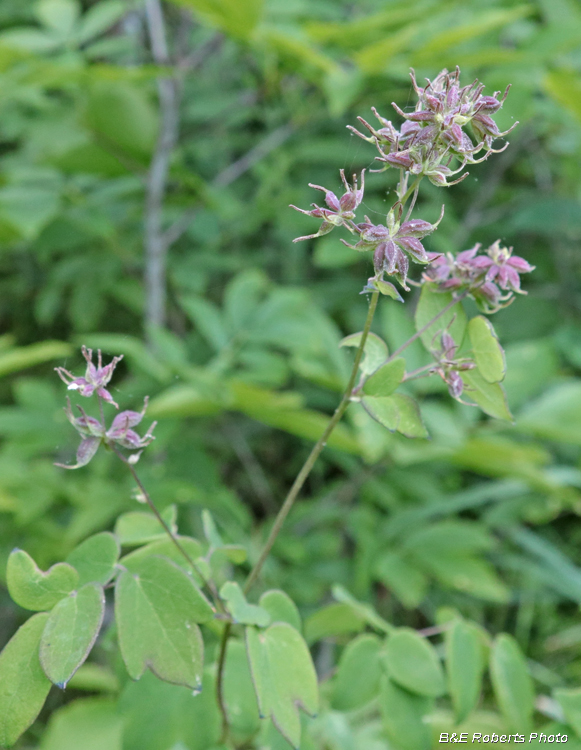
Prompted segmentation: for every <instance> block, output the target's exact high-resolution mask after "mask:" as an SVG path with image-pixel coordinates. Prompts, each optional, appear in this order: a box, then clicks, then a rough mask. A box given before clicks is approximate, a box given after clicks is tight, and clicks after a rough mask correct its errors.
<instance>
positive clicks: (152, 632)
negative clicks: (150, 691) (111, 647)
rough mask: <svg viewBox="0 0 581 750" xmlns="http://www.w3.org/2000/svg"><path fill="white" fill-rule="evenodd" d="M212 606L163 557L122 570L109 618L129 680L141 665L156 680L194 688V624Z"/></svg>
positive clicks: (197, 674) (197, 646)
mask: <svg viewBox="0 0 581 750" xmlns="http://www.w3.org/2000/svg"><path fill="white" fill-rule="evenodd" d="M213 614H214V613H213V610H212V607H211V606H210V604H209V603H208V602H207V600H206V599H205V598H204V596H203V595H202V594H201V593H200V591H199V590H198V589H197V588H196V586H195V585H194V583H193V581H192V579H191V578H190V577H189V576H188V575H187V573H185V572H184V571H183V570H182V569H181V568H178V567H177V565H174V564H173V563H172V562H170V561H169V560H167V559H166V558H164V557H149V558H146V559H145V560H143V562H142V563H141V564H140V566H139V567H138V570H137V572H136V573H135V574H134V573H132V572H130V571H128V570H126V571H124V572H123V573H122V574H121V575H120V576H119V578H118V579H117V583H116V586H115V619H116V622H117V630H118V635H119V645H120V647H121V655H122V656H123V660H124V662H125V665H126V666H127V671H128V672H129V675H130V677H131V678H132V679H134V680H138V679H139V678H140V677H141V676H142V675H143V672H144V671H145V669H146V668H147V667H149V668H150V669H151V671H152V672H153V673H154V674H156V675H157V676H158V677H159V678H160V679H162V680H166V681H167V682H173V683H175V684H177V685H187V686H188V687H190V688H192V689H193V690H198V689H199V688H200V685H201V679H202V677H201V675H202V667H203V642H202V636H201V634H200V630H199V628H198V626H197V623H202V622H207V621H208V620H210V619H212V617H213Z"/></svg>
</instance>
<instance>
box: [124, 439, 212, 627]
mask: <svg viewBox="0 0 581 750" xmlns="http://www.w3.org/2000/svg"><path fill="white" fill-rule="evenodd" d="M112 449H113V453H115V455H116V456H117V458H119V459H120V460H121V461H122V462H123V463H124V464H125V466H127V468H128V469H129V471H130V472H131V476H132V477H133V480H134V482H135V484H136V485H137V486H138V487H139V490H140V492H141V494H142V495H143V498H144V500H145V502H146V503H147V504H148V505H149V507H150V508H151V511H152V512H153V514H154V516H155V517H156V518H157V520H158V521H159V523H160V524H161V526H162V527H163V530H164V531H165V533H166V534H167V535H168V537H169V538H170V539H171V541H172V543H173V544H174V546H175V548H176V549H177V550H178V551H179V553H180V555H181V556H182V557H183V558H184V559H185V560H186V562H187V563H188V565H189V566H190V567H191V569H192V570H193V571H194V573H195V574H196V575H197V576H199V577H200V579H201V581H202V582H203V584H204V586H206V587H207V588H208V590H209V591H210V593H211V594H212V597H213V599H214V604H215V605H216V608H217V609H219V610H220V611H221V612H222V613H224V608H223V606H222V601H221V599H220V597H219V595H218V590H217V589H216V586H215V585H214V582H213V581H211V580H208V579H206V577H205V576H204V574H203V573H202V571H201V570H200V569H199V567H198V566H197V565H196V563H195V562H194V561H193V560H192V558H191V557H190V556H189V555H188V553H187V552H186V550H185V549H184V547H182V545H181V544H180V542H179V540H178V539H177V538H176V536H175V534H174V533H173V531H172V530H171V529H170V527H169V526H168V525H167V523H166V522H165V520H164V518H163V517H162V515H161V513H160V512H159V510H158V509H157V506H156V505H155V503H154V502H153V500H152V499H151V496H150V495H149V493H148V491H147V490H146V489H145V486H144V485H143V482H142V481H141V479H140V478H139V476H138V474H137V472H136V471H135V467H134V466H133V464H131V463H129V461H128V460H127V458H126V457H125V456H124V455H123V454H122V453H121V452H120V451H119V450H118V449H117V448H116V447H115V446H112Z"/></svg>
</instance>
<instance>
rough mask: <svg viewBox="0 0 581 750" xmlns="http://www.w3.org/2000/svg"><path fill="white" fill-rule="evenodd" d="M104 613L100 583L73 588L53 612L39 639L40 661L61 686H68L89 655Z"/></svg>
mask: <svg viewBox="0 0 581 750" xmlns="http://www.w3.org/2000/svg"><path fill="white" fill-rule="evenodd" d="M104 614H105V595H104V593H103V587H102V586H99V584H97V583H87V584H86V585H85V586H83V587H82V588H80V589H79V590H78V591H73V592H72V593H71V594H69V596H67V597H66V599H62V600H61V601H60V602H59V603H58V604H57V605H56V607H55V608H54V609H53V610H52V612H51V613H50V615H49V618H48V622H47V623H46V627H45V629H44V632H43V634H42V638H41V641H40V663H41V664H42V668H43V669H44V672H45V674H46V676H47V677H48V678H49V680H50V681H51V682H53V683H54V684H55V685H57V686H58V687H60V688H62V689H64V688H65V687H66V685H67V683H68V681H69V680H70V679H71V677H72V676H73V675H74V673H75V672H76V671H77V669H78V668H79V667H80V666H81V664H82V663H83V662H84V661H85V659H86V658H87V656H88V655H89V652H90V651H91V649H92V648H93V645H94V643H95V641H96V639H97V636H98V634H99V630H100V629H101V624H102V622H103V615H104Z"/></svg>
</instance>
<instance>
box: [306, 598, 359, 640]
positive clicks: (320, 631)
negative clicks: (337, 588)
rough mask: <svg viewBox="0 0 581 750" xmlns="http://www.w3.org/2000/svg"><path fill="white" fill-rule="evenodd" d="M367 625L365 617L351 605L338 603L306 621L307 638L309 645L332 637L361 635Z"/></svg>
mask: <svg viewBox="0 0 581 750" xmlns="http://www.w3.org/2000/svg"><path fill="white" fill-rule="evenodd" d="M365 623H366V619H365V616H364V615H363V614H361V613H360V612H358V611H355V610H354V609H353V607H352V606H351V605H350V604H344V603H339V602H337V603H335V604H329V605H327V606H326V607H323V608H322V609H319V610H318V611H317V612H315V613H314V614H312V615H311V616H310V617H308V618H307V619H306V620H305V628H304V631H305V638H306V640H307V643H315V642H316V641H320V640H322V639H323V638H329V637H331V636H337V635H346V634H348V633H360V632H361V631H362V630H364V628H365Z"/></svg>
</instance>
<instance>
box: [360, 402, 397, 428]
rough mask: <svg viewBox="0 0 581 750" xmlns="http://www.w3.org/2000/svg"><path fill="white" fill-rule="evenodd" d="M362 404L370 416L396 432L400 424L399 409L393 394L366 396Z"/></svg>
mask: <svg viewBox="0 0 581 750" xmlns="http://www.w3.org/2000/svg"><path fill="white" fill-rule="evenodd" d="M361 405H362V406H363V408H364V409H365V411H366V412H367V413H368V414H369V416H370V417H372V418H373V419H375V421H376V422H379V424H381V425H383V426H384V427H387V429H388V430H390V432H395V431H396V430H397V426H398V424H399V409H398V407H397V402H396V400H395V399H394V398H393V396H379V397H377V396H364V397H363V398H362V399H361Z"/></svg>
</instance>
